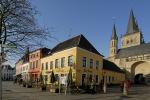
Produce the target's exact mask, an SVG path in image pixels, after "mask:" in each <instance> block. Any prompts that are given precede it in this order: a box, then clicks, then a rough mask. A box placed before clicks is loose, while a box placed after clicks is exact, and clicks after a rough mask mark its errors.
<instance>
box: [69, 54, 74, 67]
mask: <svg viewBox="0 0 150 100" xmlns="http://www.w3.org/2000/svg"><path fill="white" fill-rule="evenodd" d="M72 63H73V60H72V56H68V66H72Z"/></svg>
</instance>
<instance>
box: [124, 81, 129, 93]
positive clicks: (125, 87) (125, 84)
mask: <svg viewBox="0 0 150 100" xmlns="http://www.w3.org/2000/svg"><path fill="white" fill-rule="evenodd" d="M123 95H124V96H127V95H128V86H127V82H126V81H125V82H124V85H123Z"/></svg>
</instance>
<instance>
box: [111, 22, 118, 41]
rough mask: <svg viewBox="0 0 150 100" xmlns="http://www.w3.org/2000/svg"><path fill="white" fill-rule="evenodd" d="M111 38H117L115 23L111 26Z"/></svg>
mask: <svg viewBox="0 0 150 100" xmlns="http://www.w3.org/2000/svg"><path fill="white" fill-rule="evenodd" d="M112 39H118V36H117V34H116V27H115V24H114V26H113V30H112V35H111V40H112Z"/></svg>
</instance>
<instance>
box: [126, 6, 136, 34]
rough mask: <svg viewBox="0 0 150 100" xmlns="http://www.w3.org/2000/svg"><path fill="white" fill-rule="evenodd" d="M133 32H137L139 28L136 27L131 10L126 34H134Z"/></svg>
mask: <svg viewBox="0 0 150 100" xmlns="http://www.w3.org/2000/svg"><path fill="white" fill-rule="evenodd" d="M135 32H139V27H138V24H137V22H136V19H135V17H134V14H133V10H132V9H131V11H130V17H129V22H128V27H127V34H130V33H135Z"/></svg>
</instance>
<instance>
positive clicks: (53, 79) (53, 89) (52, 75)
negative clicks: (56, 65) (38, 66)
mask: <svg viewBox="0 0 150 100" xmlns="http://www.w3.org/2000/svg"><path fill="white" fill-rule="evenodd" d="M55 81H56V79H55V75H54V72H53V70H52V72H51V77H50V82H51V88H50V92H56V90H55V88H54V83H55Z"/></svg>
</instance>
